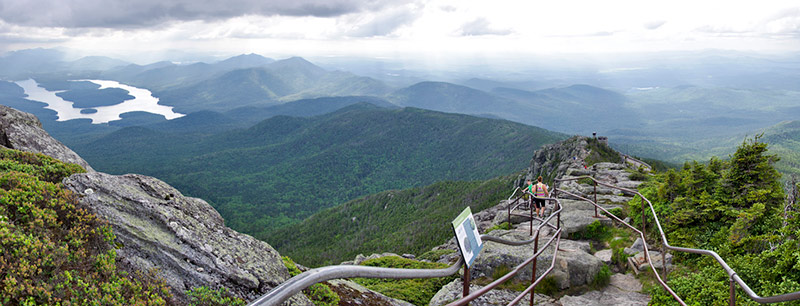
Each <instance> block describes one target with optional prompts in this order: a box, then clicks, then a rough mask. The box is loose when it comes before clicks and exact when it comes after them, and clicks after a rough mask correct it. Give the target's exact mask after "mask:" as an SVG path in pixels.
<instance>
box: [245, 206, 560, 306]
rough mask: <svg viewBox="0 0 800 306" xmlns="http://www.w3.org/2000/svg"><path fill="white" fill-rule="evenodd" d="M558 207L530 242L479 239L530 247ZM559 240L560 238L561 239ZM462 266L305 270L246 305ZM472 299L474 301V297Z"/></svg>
mask: <svg viewBox="0 0 800 306" xmlns="http://www.w3.org/2000/svg"><path fill="white" fill-rule="evenodd" d="M551 200H555V201H556V203H559V202H558V200H557V199H551ZM558 206H559V209H558V210H557V211H556V212H554V213H553V214H551V215H550V216H549V217H548V218H547V219H545V220H546V221H543V222H542V224H540V225H539V227H538V228H537V229H536V235H535V236H534V238H532V239H529V240H524V241H511V240H505V239H502V238H498V237H494V236H489V235H481V239H484V240H487V241H494V242H498V243H503V244H508V245H525V244H530V243H531V242H536V241H538V238H539V230H540V229H541V228H542V226H544V225H545V224H547V225H549V226H551V227H552V226H553V225H552V224H549V223H548V222H549V220H550V219H552V218H553V216H555V215H556V214H557V213H560V212H561V210H562V208H561V204H560V203H559V205H558ZM558 233H559V234H560V233H561V232H560V229H559V231H558ZM558 236H559V237H560V235H558ZM559 239H560V238H559ZM548 245H549V243H548ZM545 248H546V247H544V248H542V250H544V249H545ZM539 253H541V252H539ZM539 253H537V254H535V255H534V257H531V258H530V259H529V261H531V260H534V259H535V258H536V256H538V254H539ZM554 257H555V256H554ZM463 263H464V258H463V257H459V258H458V262H456V263H455V264H453V265H451V266H450V267H447V268H444V269H398V268H380V267H367V266H354V265H337V266H326V267H320V268H315V269H311V270H308V271H306V272H303V273H300V274H298V275H296V276H294V277H292V278H291V279H289V280H287V281H285V282H283V283H282V284H280V285H278V286H277V287H275V288H273V289H272V290H270V291H269V292H268V293H267V294H264V295H262V296H261V297H259V298H258V299H256V300H253V301H251V302H250V303H248V306H255V305H259V306H260V305H269V306H273V305H275V306H277V305H281V304H282V303H283V302H284V301H286V300H287V299H289V298H290V297H292V296H294V295H295V294H297V293H299V292H301V291H303V289H305V288H308V287H310V286H311V285H313V284H316V283H320V282H324V281H329V280H332V279H339V278H352V277H365V278H391V279H407V278H436V277H444V276H449V275H452V274H454V273H456V272H458V270H459V269H460V268H461V266H462V265H463ZM523 266H524V265H523ZM551 270H552V269H551ZM547 273H549V270H548V271H547ZM544 275H546V274H544ZM512 276H513V275H512ZM510 277H511V276H509V278H510ZM501 283H502V282H500V283H497V284H496V285H495V286H497V285H499V284H501ZM493 284H494V283H493ZM487 287H489V286H488V285H487V286H486V287H484V288H487ZM492 288H494V287H490V288H489V289H487V290H486V291H488V290H491V289H492ZM470 296H472V295H470ZM468 297H469V296H468ZM468 297H465V298H462V300H465V299H466V298H468ZM476 297H477V296H476ZM472 299H474V297H473V298H472ZM469 301H470V300H467V302H469Z"/></svg>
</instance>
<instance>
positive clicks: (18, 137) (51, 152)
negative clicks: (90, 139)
mask: <svg viewBox="0 0 800 306" xmlns="http://www.w3.org/2000/svg"><path fill="white" fill-rule="evenodd" d="M0 145H1V146H4V147H6V148H9V149H15V150H20V151H25V152H33V153H42V154H44V155H47V156H50V157H53V158H55V159H58V160H60V161H63V162H66V163H73V164H78V165H81V167H83V168H84V169H86V171H89V172H92V171H94V170H93V169H92V167H91V166H89V163H87V162H86V161H85V160H83V158H81V157H80V156H78V154H77V153H75V152H73V151H72V150H70V149H69V148H67V146H65V145H64V144H62V143H61V142H60V141H58V140H56V139H55V138H53V137H50V135H49V134H47V132H45V130H44V129H43V128H42V123H41V122H39V119H38V118H36V116H34V115H32V114H28V113H24V112H21V111H18V110H16V109H13V108H10V107H8V106H4V105H0Z"/></svg>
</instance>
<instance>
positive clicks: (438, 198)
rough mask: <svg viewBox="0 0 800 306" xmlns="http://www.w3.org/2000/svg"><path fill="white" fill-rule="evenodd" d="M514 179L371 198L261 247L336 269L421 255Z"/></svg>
mask: <svg viewBox="0 0 800 306" xmlns="http://www.w3.org/2000/svg"><path fill="white" fill-rule="evenodd" d="M516 178H517V174H513V175H509V176H505V177H498V178H495V179H490V180H487V181H471V182H454V181H445V182H438V183H435V184H433V185H430V186H427V187H420V188H411V189H406V190H393V191H385V192H381V193H377V194H373V195H370V196H366V197H363V198H360V199H357V200H353V201H350V202H347V203H344V204H342V205H339V206H337V207H334V208H330V209H326V210H324V211H322V212H320V213H317V214H315V215H314V216H311V217H310V218H308V219H306V220H304V221H303V222H302V223H299V224H295V225H292V226H289V227H286V228H284V229H280V230H277V231H274V232H273V233H271V234H270V237H269V238H268V239H267V241H268V242H269V243H270V244H271V245H272V246H274V247H275V248H276V249H277V250H278V251H279V252H281V254H284V255H288V256H290V257H292V258H293V259H295V260H297V261H298V262H302V263H303V264H305V265H309V266H321V265H329V264H338V263H340V262H342V261H347V260H352V259H353V258H354V257H355V256H356V255H358V254H372V253H383V252H394V253H397V254H402V253H410V254H422V253H424V252H427V251H428V250H430V249H431V248H433V247H435V246H437V245H440V244H442V243H445V242H447V240H448V239H450V238H452V237H453V235H454V233H453V226H452V224H451V223H450V222H451V221H452V220H453V219H454V218H455V217H456V216H458V214H459V213H461V211H462V210H464V208H466V207H467V206H469V207H471V209H472V211H473V212H478V211H481V210H483V209H486V208H489V207H492V206H494V205H497V204H498V203H499V202H500V200H502V199H504V198H505V197H507V196H508V194H509V193H510V192H511V191H512V190H513V188H512V187H513V184H514V183H513V182H514V180H515V179H516Z"/></svg>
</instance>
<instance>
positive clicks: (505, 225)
mask: <svg viewBox="0 0 800 306" xmlns="http://www.w3.org/2000/svg"><path fill="white" fill-rule="evenodd" d="M498 229H500V230H510V229H511V223H508V222H507V221H506V222H503V223H500V224H495V225H494V226H492V227H490V228H488V229H486V232H485V234H488V233H489V232H491V231H493V230H498Z"/></svg>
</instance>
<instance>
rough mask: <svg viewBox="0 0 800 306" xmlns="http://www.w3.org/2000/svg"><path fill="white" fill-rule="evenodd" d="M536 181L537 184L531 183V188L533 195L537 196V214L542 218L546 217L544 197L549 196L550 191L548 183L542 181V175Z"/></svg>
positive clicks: (535, 203)
mask: <svg viewBox="0 0 800 306" xmlns="http://www.w3.org/2000/svg"><path fill="white" fill-rule="evenodd" d="M536 181H537V182H536V185H531V186H530V187H529V190H530V192H531V193H532V194H533V195H535V196H536V197H535V198H534V199H533V201H534V207H536V215H537V216H539V218H542V217H544V205H545V202H544V198H549V197H550V192H548V191H547V185H545V184H543V183H542V177H541V176H539V177H538V178H536Z"/></svg>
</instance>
